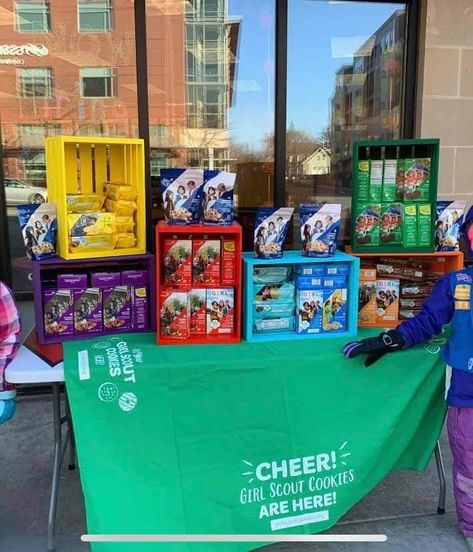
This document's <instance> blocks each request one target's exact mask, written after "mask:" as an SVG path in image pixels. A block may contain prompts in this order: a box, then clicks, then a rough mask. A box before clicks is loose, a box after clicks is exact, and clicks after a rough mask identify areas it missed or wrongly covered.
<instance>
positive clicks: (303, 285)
mask: <svg viewBox="0 0 473 552" xmlns="http://www.w3.org/2000/svg"><path fill="white" fill-rule="evenodd" d="M323 281H324V279H323V277H322V276H296V288H297V289H314V288H320V287H322V286H323Z"/></svg>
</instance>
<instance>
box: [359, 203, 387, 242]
mask: <svg viewBox="0 0 473 552" xmlns="http://www.w3.org/2000/svg"><path fill="white" fill-rule="evenodd" d="M380 215H381V204H379V203H370V204H361V205H358V206H357V208H356V210H355V217H356V224H355V241H356V243H357V244H358V245H365V246H373V247H375V246H378V245H379V240H380Z"/></svg>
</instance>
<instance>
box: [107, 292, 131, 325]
mask: <svg viewBox="0 0 473 552" xmlns="http://www.w3.org/2000/svg"><path fill="white" fill-rule="evenodd" d="M102 293H103V326H104V331H111V332H116V331H120V330H129V329H130V328H131V302H130V299H131V297H130V288H129V286H115V287H113V288H104V289H102Z"/></svg>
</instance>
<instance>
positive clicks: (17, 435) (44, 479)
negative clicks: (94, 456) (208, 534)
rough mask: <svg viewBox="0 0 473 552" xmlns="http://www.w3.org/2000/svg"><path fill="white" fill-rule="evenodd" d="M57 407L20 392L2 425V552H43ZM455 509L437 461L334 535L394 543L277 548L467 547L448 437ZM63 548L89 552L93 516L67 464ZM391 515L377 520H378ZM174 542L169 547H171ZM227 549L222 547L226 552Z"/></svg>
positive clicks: (407, 476)
mask: <svg viewBox="0 0 473 552" xmlns="http://www.w3.org/2000/svg"><path fill="white" fill-rule="evenodd" d="M52 436H53V428H52V406H51V400H50V397H49V396H36V397H20V398H19V399H18V404H17V413H16V415H15V417H14V419H13V420H12V421H11V422H9V423H7V424H5V425H3V426H0V474H1V475H0V552H43V551H44V550H45V546H46V545H45V543H46V523H47V516H48V504H49V490H50V478H51V467H52V464H51V462H52ZM442 452H443V455H444V460H445V465H446V470H447V479H448V495H447V514H446V515H444V516H439V515H437V513H436V511H437V501H438V479H437V471H436V467H435V462H434V461H432V462H431V463H430V464H429V466H428V468H427V470H426V472H425V473H423V474H419V473H411V472H396V473H393V474H391V475H390V476H389V477H388V478H387V479H386V480H385V481H384V482H383V483H382V484H381V485H379V486H378V487H377V488H376V489H375V490H374V491H373V492H372V493H371V494H369V495H368V496H367V497H365V498H364V499H363V500H362V501H361V502H360V503H359V504H357V505H356V506H355V507H354V508H353V509H352V510H351V511H350V512H349V513H348V514H347V515H346V516H345V517H344V519H343V520H342V523H340V524H338V525H337V526H336V527H335V528H333V529H332V531H331V532H333V533H365V534H366V533H383V534H386V535H387V536H388V539H389V540H388V542H387V543H386V544H367V543H361V544H352V543H348V544H339V543H336V544H335V543H334V544H310V545H309V544H306V545H303V544H294V545H285V544H278V545H273V546H270V547H265V548H264V550H265V551H266V550H270V551H271V552H295V551H307V552H308V551H311V550H321V551H325V550H327V551H329V550H341V551H348V550H350V551H353V552H364V551H370V550H378V549H379V550H388V551H406V550H409V551H411V550H414V551H416V552H417V551H419V552H422V551H424V550H425V551H429V552H435V551H439V552H440V551H445V550H448V551H449V552H455V551H463V552H465V551H466V550H467V547H466V545H465V543H464V540H463V537H462V536H461V534H460V533H459V532H458V530H457V528H456V522H455V515H454V513H453V500H452V494H451V473H450V465H451V457H450V452H449V449H448V443H447V440H446V436H445V434H444V435H442ZM58 511H59V514H58V524H57V534H58V547H57V550H58V552H86V551H88V550H89V548H88V546H86V545H85V544H83V543H81V542H80V540H79V537H80V535H81V534H82V533H84V532H85V514H84V505H83V498H82V492H81V487H80V482H79V473H78V471H77V470H76V471H73V472H70V471H68V470H67V467H65V468H64V469H63V471H62V475H61V484H60V493H59V506H58ZM380 517H382V518H389V519H384V520H377V518H380ZM166 548H169V545H167V546H166V545H163V547H162V549H163V551H164V550H166ZM223 550H224V548H223V547H222V552H223Z"/></svg>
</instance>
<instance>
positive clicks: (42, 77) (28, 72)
mask: <svg viewBox="0 0 473 552" xmlns="http://www.w3.org/2000/svg"><path fill="white" fill-rule="evenodd" d="M17 82H18V87H17V88H18V91H19V94H20V96H21V97H23V98H51V97H52V95H53V72H52V70H51V69H50V68H47V67H41V68H32V69H17Z"/></svg>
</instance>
